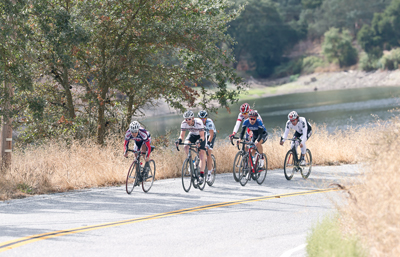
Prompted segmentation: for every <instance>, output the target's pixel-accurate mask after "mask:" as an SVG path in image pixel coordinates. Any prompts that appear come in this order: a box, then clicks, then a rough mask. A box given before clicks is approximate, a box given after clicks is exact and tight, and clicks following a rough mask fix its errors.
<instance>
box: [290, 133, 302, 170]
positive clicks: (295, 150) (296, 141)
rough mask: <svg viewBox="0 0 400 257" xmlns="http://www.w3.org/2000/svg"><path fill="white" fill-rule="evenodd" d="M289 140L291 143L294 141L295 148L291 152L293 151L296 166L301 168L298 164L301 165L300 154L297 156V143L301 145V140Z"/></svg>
mask: <svg viewBox="0 0 400 257" xmlns="http://www.w3.org/2000/svg"><path fill="white" fill-rule="evenodd" d="M288 140H290V141H293V142H294V144H293V146H292V148H291V150H292V151H293V153H294V154H293V155H294V156H293V159H294V164H295V166H299V165H298V164H299V157H298V154H297V145H296V143H300V139H299V138H297V137H296V138H292V139H288Z"/></svg>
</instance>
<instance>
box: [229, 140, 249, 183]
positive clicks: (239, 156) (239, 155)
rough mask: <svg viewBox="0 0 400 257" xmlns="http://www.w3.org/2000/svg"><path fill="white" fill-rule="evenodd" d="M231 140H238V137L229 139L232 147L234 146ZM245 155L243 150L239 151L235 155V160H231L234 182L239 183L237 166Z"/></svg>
mask: <svg viewBox="0 0 400 257" xmlns="http://www.w3.org/2000/svg"><path fill="white" fill-rule="evenodd" d="M233 139H239V138H238V137H235V136H233V137H231V138H230V141H231V144H232V145H233V146H234V145H235V144H234V143H233ZM245 154H246V151H244V149H239V152H237V154H236V155H235V159H234V160H233V169H232V173H233V178H234V179H235V181H236V182H239V166H240V163H241V161H242V158H243V156H244V155H245Z"/></svg>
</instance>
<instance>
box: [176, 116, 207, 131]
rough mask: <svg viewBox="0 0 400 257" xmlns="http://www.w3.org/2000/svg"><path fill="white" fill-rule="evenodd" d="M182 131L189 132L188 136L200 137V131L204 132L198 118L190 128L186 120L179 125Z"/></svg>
mask: <svg viewBox="0 0 400 257" xmlns="http://www.w3.org/2000/svg"><path fill="white" fill-rule="evenodd" d="M181 130H182V131H189V132H190V133H189V134H192V135H200V131H204V124H203V122H202V121H201V120H200V119H199V118H194V124H193V126H190V125H189V124H188V123H187V122H186V120H184V121H182V123H181Z"/></svg>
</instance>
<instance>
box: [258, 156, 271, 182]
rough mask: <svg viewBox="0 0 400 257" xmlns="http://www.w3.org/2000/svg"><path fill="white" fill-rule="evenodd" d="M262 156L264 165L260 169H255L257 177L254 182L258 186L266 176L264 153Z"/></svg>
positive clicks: (266, 167)
mask: <svg viewBox="0 0 400 257" xmlns="http://www.w3.org/2000/svg"><path fill="white" fill-rule="evenodd" d="M263 156H264V165H263V166H262V167H258V168H257V171H258V175H257V179H256V181H257V183H258V184H259V185H261V184H262V183H263V182H264V180H265V177H266V176H267V169H268V160H267V156H266V155H265V153H263ZM258 161H260V160H258Z"/></svg>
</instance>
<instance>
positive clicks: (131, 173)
mask: <svg viewBox="0 0 400 257" xmlns="http://www.w3.org/2000/svg"><path fill="white" fill-rule="evenodd" d="M138 169H139V165H138V163H137V162H136V161H134V162H133V163H132V164H131V166H130V167H129V170H128V175H127V176H126V182H125V184H126V192H127V193H128V194H130V193H132V191H133V188H134V187H135V186H138V185H139V182H138V181H137V180H138V178H137V174H138V172H137V170H138Z"/></svg>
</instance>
